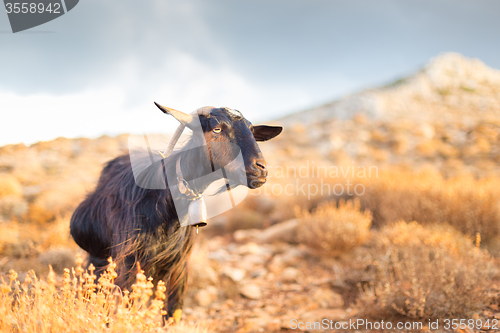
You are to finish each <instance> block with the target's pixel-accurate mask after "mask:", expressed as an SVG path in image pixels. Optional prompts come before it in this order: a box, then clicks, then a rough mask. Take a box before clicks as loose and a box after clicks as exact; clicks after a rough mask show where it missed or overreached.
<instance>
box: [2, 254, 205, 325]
mask: <svg viewBox="0 0 500 333" xmlns="http://www.w3.org/2000/svg"><path fill="white" fill-rule="evenodd" d="M81 264H82V260H81V258H78V259H77V267H76V269H72V270H71V271H70V270H69V269H65V270H64V273H63V276H62V283H59V282H57V278H56V275H55V273H54V272H53V271H52V269H50V273H49V275H48V278H47V281H43V280H41V279H39V278H38V277H37V276H36V275H35V274H34V272H33V271H31V272H29V273H28V274H27V275H26V277H25V279H24V282H22V283H21V282H20V281H19V280H18V276H17V274H16V272H14V271H12V270H11V271H10V272H9V275H8V279H7V280H6V279H5V278H4V277H2V278H1V280H0V332H27V333H32V332H170V333H173V332H179V333H181V332H184V333H204V332H207V330H206V329H204V328H199V327H194V326H189V325H186V324H181V325H173V320H171V321H169V322H167V323H163V320H162V315H163V314H164V311H163V303H164V301H165V300H166V294H165V293H166V290H167V288H166V287H165V284H164V283H163V282H162V281H160V282H158V285H157V287H156V288H155V287H154V285H153V283H152V278H149V279H148V278H146V276H145V275H144V273H143V271H141V270H140V268H139V271H138V273H137V280H136V283H135V284H134V285H133V286H132V290H131V291H130V292H129V291H124V292H122V291H121V290H120V289H119V288H118V287H117V286H116V285H115V284H114V279H115V278H116V277H117V275H116V272H115V264H114V263H113V262H111V261H110V265H109V266H108V269H107V270H106V271H105V272H104V273H103V274H102V275H101V277H100V278H99V279H98V280H97V279H96V275H95V274H94V268H93V267H92V265H91V266H90V267H89V270H88V271H84V270H83V269H82V266H81Z"/></svg>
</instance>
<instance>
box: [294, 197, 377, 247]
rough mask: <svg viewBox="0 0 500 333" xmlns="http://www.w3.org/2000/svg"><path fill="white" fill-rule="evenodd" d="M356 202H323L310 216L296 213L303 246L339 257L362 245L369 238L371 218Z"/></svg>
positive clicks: (307, 213)
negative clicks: (298, 217)
mask: <svg viewBox="0 0 500 333" xmlns="http://www.w3.org/2000/svg"><path fill="white" fill-rule="evenodd" d="M359 208H360V203H359V200H355V201H354V202H352V201H347V203H346V202H345V201H344V200H340V202H339V204H338V207H337V205H336V203H335V202H333V203H332V202H330V203H323V204H321V205H319V206H318V208H316V209H315V210H314V212H313V213H312V214H311V213H309V212H308V211H307V210H305V211H302V212H300V213H299V215H301V218H300V221H301V224H300V226H299V228H298V231H297V233H298V238H299V241H300V242H301V243H302V244H305V245H307V246H309V247H311V248H313V249H317V250H320V251H321V252H323V253H325V254H327V255H332V256H335V255H340V254H342V253H346V252H349V251H350V250H352V249H353V248H354V247H356V246H360V245H361V244H363V243H364V242H365V241H366V240H367V238H368V236H369V235H370V226H371V223H372V216H371V214H370V212H369V211H365V212H364V213H361V212H360V211H359Z"/></svg>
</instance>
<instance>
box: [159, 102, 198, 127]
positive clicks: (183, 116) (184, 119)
mask: <svg viewBox="0 0 500 333" xmlns="http://www.w3.org/2000/svg"><path fill="white" fill-rule="evenodd" d="M154 103H155V105H156V106H157V107H158V109H160V110H161V111H162V112H163V113H166V114H169V115H171V116H173V117H174V118H175V119H177V120H178V121H179V122H180V123H181V124H183V125H188V124H189V123H191V121H193V116H192V115H190V114H187V113H184V112H182V111H178V110H175V109H171V108H167V107H166V106H163V105H160V104H158V103H156V102H154Z"/></svg>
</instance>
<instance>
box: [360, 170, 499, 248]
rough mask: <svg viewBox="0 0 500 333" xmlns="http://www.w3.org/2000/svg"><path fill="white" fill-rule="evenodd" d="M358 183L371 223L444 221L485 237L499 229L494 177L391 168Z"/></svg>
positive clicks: (497, 184) (487, 238)
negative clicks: (444, 174) (450, 176)
mask: <svg viewBox="0 0 500 333" xmlns="http://www.w3.org/2000/svg"><path fill="white" fill-rule="evenodd" d="M360 182H361V183H362V184H363V185H364V186H365V188H366V192H365V194H364V195H363V196H361V197H360V199H361V202H362V205H363V207H366V208H368V209H369V210H370V211H372V213H373V219H374V221H373V223H374V225H375V226H378V227H381V226H383V225H385V224H387V223H391V222H396V221H398V220H405V221H418V222H420V223H422V224H428V223H441V222H444V223H448V224H450V225H452V226H453V227H455V228H456V229H457V230H459V231H461V232H462V233H464V234H467V235H470V236H474V235H475V234H476V233H480V234H481V237H482V238H483V239H484V240H489V239H490V238H493V237H496V236H498V235H499V234H500V205H499V204H498V197H499V195H500V181H499V179H497V178H484V179H475V178H473V177H468V176H460V177H454V178H448V179H446V178H444V177H443V176H442V175H440V174H439V173H438V172H437V171H433V170H423V171H420V172H413V171H410V170H391V171H385V172H381V173H380V177H379V178H374V179H363V180H361V181H360Z"/></svg>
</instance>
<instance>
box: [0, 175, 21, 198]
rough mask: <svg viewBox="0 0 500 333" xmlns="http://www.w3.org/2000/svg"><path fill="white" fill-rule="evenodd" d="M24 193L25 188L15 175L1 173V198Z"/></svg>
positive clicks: (19, 195)
mask: <svg viewBox="0 0 500 333" xmlns="http://www.w3.org/2000/svg"><path fill="white" fill-rule="evenodd" d="M22 195H23V188H22V186H21V183H19V181H18V180H17V179H16V178H15V177H14V176H12V175H9V174H3V173H0V198H4V197H7V196H12V197H21V196H22Z"/></svg>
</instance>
